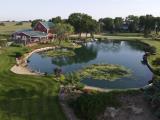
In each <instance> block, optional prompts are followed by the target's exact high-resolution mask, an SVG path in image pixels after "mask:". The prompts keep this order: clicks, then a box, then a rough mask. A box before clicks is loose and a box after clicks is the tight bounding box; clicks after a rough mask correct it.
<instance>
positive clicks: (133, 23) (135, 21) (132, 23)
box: [125, 15, 139, 32]
mask: <svg viewBox="0 0 160 120" xmlns="http://www.w3.org/2000/svg"><path fill="white" fill-rule="evenodd" d="M125 21H126V23H127V24H128V25H129V26H128V29H129V31H130V32H136V31H138V28H139V17H138V16H134V15H129V16H128V17H126V20H125Z"/></svg>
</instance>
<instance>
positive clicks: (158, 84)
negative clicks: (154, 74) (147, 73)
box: [144, 78, 160, 118]
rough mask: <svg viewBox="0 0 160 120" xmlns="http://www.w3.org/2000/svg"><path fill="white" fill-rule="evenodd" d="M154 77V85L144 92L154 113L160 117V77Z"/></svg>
mask: <svg viewBox="0 0 160 120" xmlns="http://www.w3.org/2000/svg"><path fill="white" fill-rule="evenodd" d="M154 79H155V80H154V82H153V86H151V87H149V88H147V89H146V90H145V91H144V93H145V98H146V99H147V101H148V102H149V104H150V106H151V108H152V110H153V113H154V114H155V115H156V116H157V117H158V118H160V78H154Z"/></svg>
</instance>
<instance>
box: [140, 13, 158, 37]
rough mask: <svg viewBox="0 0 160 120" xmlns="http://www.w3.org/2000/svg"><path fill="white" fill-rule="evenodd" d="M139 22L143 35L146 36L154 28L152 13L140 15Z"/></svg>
mask: <svg viewBox="0 0 160 120" xmlns="http://www.w3.org/2000/svg"><path fill="white" fill-rule="evenodd" d="M139 24H140V26H141V27H143V28H144V36H145V37H148V35H149V34H150V33H151V31H152V30H154V29H155V18H154V17H153V16H152V15H146V16H141V17H140V23H139Z"/></svg>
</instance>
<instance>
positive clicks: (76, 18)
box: [68, 13, 83, 34]
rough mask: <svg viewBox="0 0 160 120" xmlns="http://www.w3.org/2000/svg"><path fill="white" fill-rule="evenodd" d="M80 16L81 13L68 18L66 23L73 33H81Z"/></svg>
mask: <svg viewBox="0 0 160 120" xmlns="http://www.w3.org/2000/svg"><path fill="white" fill-rule="evenodd" d="M82 16H83V14H81V13H73V14H71V15H70V16H69V18H68V22H69V23H70V24H71V25H72V26H73V27H74V29H75V32H77V33H80V34H81V33H82Z"/></svg>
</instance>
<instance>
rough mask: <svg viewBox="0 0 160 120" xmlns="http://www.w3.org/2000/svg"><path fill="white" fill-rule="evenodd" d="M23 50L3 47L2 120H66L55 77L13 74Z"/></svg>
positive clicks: (0, 69) (0, 66) (0, 56)
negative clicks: (16, 58) (17, 58)
mask: <svg viewBox="0 0 160 120" xmlns="http://www.w3.org/2000/svg"><path fill="white" fill-rule="evenodd" d="M19 51H22V52H25V50H24V48H21V47H8V48H3V49H2V53H1V54H0V119H1V120H11V119H12V120H52V119H55V120H65V116H64V114H63V112H62V110H61V107H60V105H59V102H58V96H57V95H58V91H59V83H57V82H55V81H54V79H53V78H52V77H40V76H27V75H16V74H13V73H11V72H10V68H11V67H12V66H13V65H14V64H15V57H14V56H15V53H16V52H19Z"/></svg>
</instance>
